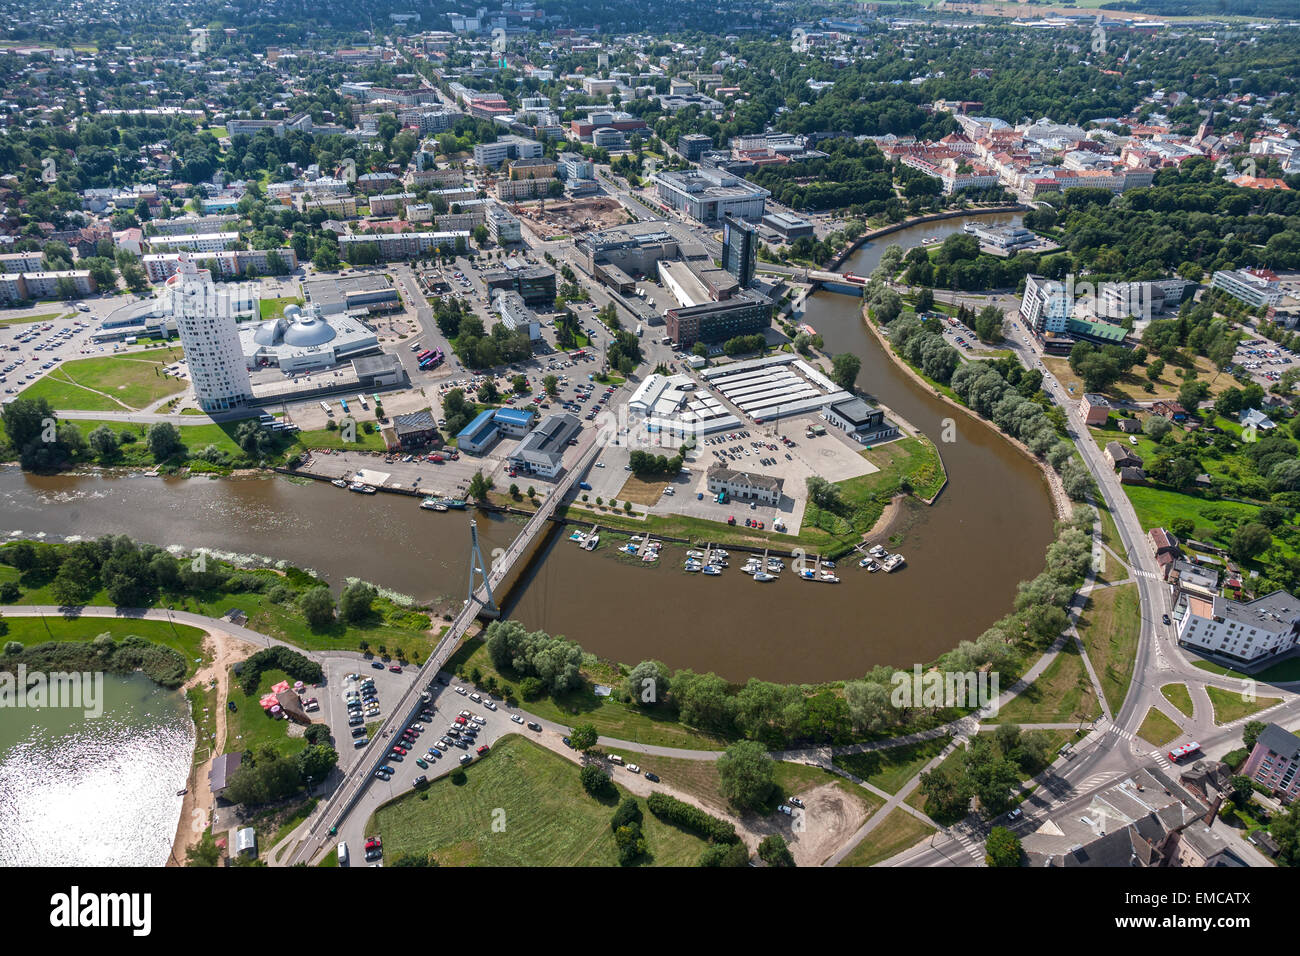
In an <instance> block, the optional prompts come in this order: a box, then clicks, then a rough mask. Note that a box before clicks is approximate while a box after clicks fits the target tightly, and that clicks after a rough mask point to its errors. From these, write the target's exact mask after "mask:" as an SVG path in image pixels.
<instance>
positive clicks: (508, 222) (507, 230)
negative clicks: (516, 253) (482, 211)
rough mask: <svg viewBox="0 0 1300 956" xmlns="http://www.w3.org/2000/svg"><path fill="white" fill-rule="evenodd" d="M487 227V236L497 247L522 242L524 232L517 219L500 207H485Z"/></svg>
mask: <svg viewBox="0 0 1300 956" xmlns="http://www.w3.org/2000/svg"><path fill="white" fill-rule="evenodd" d="M487 227H488V234H489V235H490V236H491V237H492V241H493V242H495V243H496V244H497V245H499V246H504V245H507V244H508V243H511V242H523V239H524V231H523V226H522V225H521V224H520V222H519V220H518V218H516V217H515V216H513V215H511V214H510V213H509V212H507V211H506V210H504V209H502V208H501V207H500V206H488V207H487Z"/></svg>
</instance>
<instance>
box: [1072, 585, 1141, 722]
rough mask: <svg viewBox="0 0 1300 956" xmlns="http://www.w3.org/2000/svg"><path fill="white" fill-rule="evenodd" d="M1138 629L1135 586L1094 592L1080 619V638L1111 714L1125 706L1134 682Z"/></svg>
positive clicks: (1138, 612) (1139, 625)
mask: <svg viewBox="0 0 1300 956" xmlns="http://www.w3.org/2000/svg"><path fill="white" fill-rule="evenodd" d="M1141 627H1142V614H1141V609H1140V608H1139V606H1138V593H1137V585H1136V584H1121V585H1118V586H1116V587H1109V588H1101V589H1099V590H1096V591H1093V592H1092V593H1091V594H1090V595H1089V596H1088V603H1087V604H1086V605H1085V606H1084V609H1083V614H1082V615H1081V616H1080V618H1079V626H1078V631H1079V636H1080V637H1081V638H1082V639H1083V646H1084V647H1085V648H1086V649H1087V651H1088V659H1089V660H1091V661H1092V667H1093V670H1094V671H1096V673H1097V677H1098V679H1099V680H1100V681H1101V689H1102V693H1104V694H1105V695H1106V701H1107V703H1109V704H1110V708H1111V710H1112V711H1117V710H1119V707H1120V705H1121V704H1123V703H1124V698H1125V697H1126V696H1127V695H1128V688H1129V684H1130V683H1132V681H1133V665H1134V663H1135V662H1136V659H1137V645H1138V635H1139V633H1140V631H1141Z"/></svg>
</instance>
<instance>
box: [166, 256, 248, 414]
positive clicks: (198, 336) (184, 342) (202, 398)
mask: <svg viewBox="0 0 1300 956" xmlns="http://www.w3.org/2000/svg"><path fill="white" fill-rule="evenodd" d="M240 285H242V283H235V284H234V288H235V289H236V290H238V289H239V286H240ZM166 289H167V292H168V293H169V294H170V296H171V314H172V317H173V318H175V320H176V329H177V331H178V332H179V333H180V336H181V346H182V347H183V348H184V349H185V361H186V363H187V364H188V365H189V370H190V378H191V380H192V381H193V383H194V397H195V398H196V399H197V400H198V403H199V407H200V408H201V409H203V410H204V411H205V412H219V411H225V410H226V409H231V408H237V407H239V406H240V405H243V404H245V403H247V402H248V401H250V400H251V399H252V397H253V387H252V384H251V383H250V381H249V378H248V367H247V365H246V364H245V363H244V352H243V349H242V348H241V347H240V345H239V331H238V328H237V326H236V322H235V314H236V312H238V311H240V306H241V304H242V305H246V304H247V303H241V301H240V297H241V295H243V294H244V293H243V292H242V290H240V291H235V292H233V293H232V292H229V291H226V290H224V289H222V288H220V287H218V286H217V284H216V283H214V282H213V281H212V275H211V273H209V272H208V270H206V269H200V268H198V267H197V266H196V265H195V264H194V262H193V261H192V260H191V259H190V257H189V256H182V259H181V262H180V264H179V268H178V270H177V272H176V274H175V275H174V276H172V277H171V278H170V279H168V280H167V283H166Z"/></svg>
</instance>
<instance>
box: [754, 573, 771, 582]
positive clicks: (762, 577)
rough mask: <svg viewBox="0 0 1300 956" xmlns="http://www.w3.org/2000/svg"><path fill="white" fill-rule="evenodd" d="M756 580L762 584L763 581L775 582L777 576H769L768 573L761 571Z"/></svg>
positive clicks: (756, 575)
mask: <svg viewBox="0 0 1300 956" xmlns="http://www.w3.org/2000/svg"><path fill="white" fill-rule="evenodd" d="M754 580H755V581H760V582H762V581H775V580H776V575H774V574H768V573H767V572H766V571H759V572H758V573H757V574H755V575H754Z"/></svg>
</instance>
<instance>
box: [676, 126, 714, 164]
mask: <svg viewBox="0 0 1300 956" xmlns="http://www.w3.org/2000/svg"><path fill="white" fill-rule="evenodd" d="M712 148H713V137H712V136H705V135H704V134H703V133H683V134H682V135H681V136H678V137H677V152H679V153H681V154H682V156H684V157H685V158H686V159H688V160H690V161H691V162H692V163H698V162H699V161H700V157H701V156H702V155H704V151H705V150H706V149H712Z"/></svg>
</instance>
